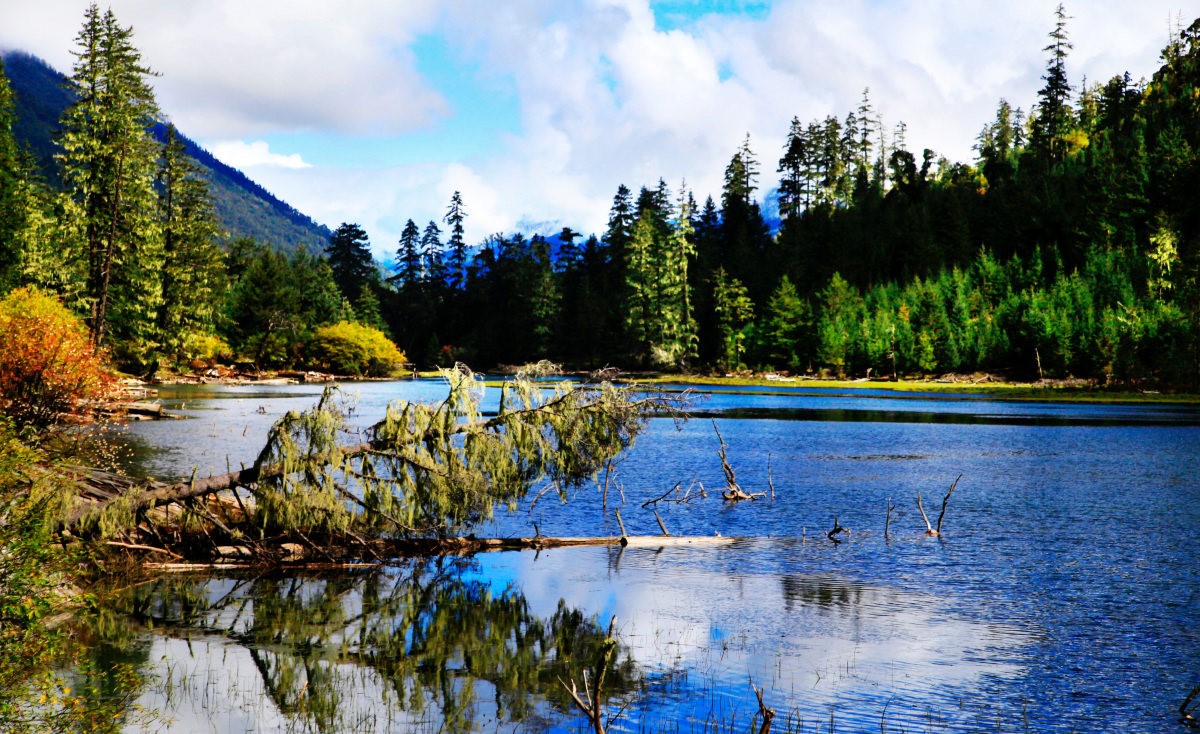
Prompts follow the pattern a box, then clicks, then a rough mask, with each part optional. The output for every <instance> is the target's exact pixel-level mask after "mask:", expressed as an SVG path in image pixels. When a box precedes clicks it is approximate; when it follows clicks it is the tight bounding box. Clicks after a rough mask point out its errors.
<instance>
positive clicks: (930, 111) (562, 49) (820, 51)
mask: <svg viewBox="0 0 1200 734" xmlns="http://www.w3.org/2000/svg"><path fill="white" fill-rule="evenodd" d="M15 2H16V0H0V4H5V3H7V4H10V5H11V4H14V3H15ZM1175 2H1176V0H1144V1H1143V2H1139V3H1128V2H1126V0H1091V1H1090V2H1089V3H1087V5H1086V7H1085V6H1084V5H1083V4H1082V3H1080V4H1078V7H1070V6H1068V8H1067V11H1068V13H1069V14H1071V15H1073V16H1074V17H1073V18H1072V19H1071V20H1070V21H1069V22H1068V26H1067V30H1068V33H1069V34H1070V37H1071V39H1072V41H1073V42H1074V44H1075V48H1074V50H1073V51H1072V53H1071V55H1070V56H1069V57H1068V69H1069V73H1070V75H1071V79H1072V82H1073V83H1075V84H1078V82H1079V81H1080V79H1082V78H1083V77H1084V76H1086V77H1087V78H1088V79H1089V80H1090V81H1104V80H1106V79H1108V78H1109V77H1110V76H1112V75H1114V74H1118V73H1121V72H1123V71H1125V70H1129V71H1131V72H1132V74H1133V76H1134V77H1135V78H1139V77H1143V76H1148V75H1149V74H1150V73H1151V72H1152V71H1153V69H1154V68H1155V67H1156V66H1157V63H1158V51H1159V49H1161V47H1162V46H1163V45H1164V44H1165V43H1166V40H1167V27H1168V22H1169V19H1170V17H1171V15H1172V13H1173V12H1174V10H1175V9H1176V7H1177V5H1175V4H1173V3H1175ZM28 5H29V6H28V7H27V8H26V7H23V8H22V9H21V11H20V12H11V13H7V14H5V15H6V17H5V19H4V22H3V23H0V45H6V46H15V47H21V48H26V49H27V50H30V51H32V52H34V53H37V54H39V55H42V56H44V57H45V58H47V59H48V60H50V61H51V62H53V63H55V64H56V65H57V66H58V67H59V68H63V69H66V68H69V65H70V56H69V53H68V52H69V50H70V48H71V47H72V39H73V38H74V35H75V33H76V32H77V30H78V27H79V23H80V21H81V19H82V15H83V9H84V7H85V5H86V0H43V1H42V2H38V3H33V4H28ZM112 5H113V8H114V11H115V12H116V13H117V16H118V18H119V19H120V20H121V22H122V23H125V24H132V25H133V26H134V28H135V36H134V42H135V43H136V44H137V45H138V46H139V48H141V49H142V50H143V52H144V57H145V59H146V61H147V62H148V63H149V64H150V65H151V66H152V67H154V68H155V69H156V70H158V71H159V72H161V74H162V76H161V77H159V78H158V79H157V80H156V82H155V83H156V87H157V90H158V94H159V101H160V103H161V105H162V107H163V108H164V109H165V110H166V111H167V112H168V113H169V114H170V115H171V117H172V119H173V120H174V121H175V122H176V123H177V124H178V126H179V127H180V129H181V130H183V131H184V132H185V133H186V134H188V135H189V136H191V137H193V138H196V139H199V140H222V139H224V140H233V139H240V140H262V139H265V138H268V137H269V136H271V135H279V134H284V133H295V132H305V131H308V132H312V131H316V132H320V133H324V136H322V135H310V136H305V135H293V136H291V137H289V138H287V139H288V140H289V143H288V146H289V148H293V146H292V143H291V141H296V142H295V147H294V148H293V150H294V152H295V153H296V154H297V155H301V156H303V157H302V158H300V159H299V160H301V161H303V160H305V159H307V160H308V161H312V162H314V163H316V165H314V166H313V167H312V168H307V169H288V168H280V167H277V166H265V165H264V166H262V167H260V168H257V169H256V170H254V171H253V173H254V176H255V178H256V179H259V180H260V183H262V184H263V185H265V186H266V187H267V188H268V189H270V190H271V191H273V192H274V193H275V194H276V195H278V196H280V197H282V198H283V199H285V200H286V201H288V202H289V203H291V204H292V205H294V206H296V207H297V208H299V209H300V210H301V211H304V212H305V213H307V214H310V215H311V216H313V217H314V218H316V219H317V220H318V221H322V222H325V223H326V224H330V225H331V226H336V224H337V223H338V222H341V221H358V222H359V223H360V224H362V225H363V226H364V227H365V228H366V229H367V231H368V233H370V234H371V236H372V239H373V241H374V242H375V243H376V244H377V246H379V244H380V243H383V248H384V249H391V248H392V246H393V245H394V242H395V240H396V238H398V236H399V232H400V229H401V228H402V227H403V224H404V221H405V220H406V219H408V218H410V217H411V218H413V219H414V220H416V221H418V222H425V221H428V220H429V219H438V220H440V218H441V216H442V214H443V213H444V212H445V207H446V204H447V202H448V200H449V194H450V192H451V191H453V190H455V189H458V190H461V191H462V193H463V197H464V200H465V203H466V206H467V209H468V211H469V213H470V218H469V219H468V220H467V227H468V232H467V235H468V237H469V238H470V239H471V240H473V241H478V240H480V239H482V238H483V237H484V236H486V235H487V234H489V233H491V232H495V231H502V230H511V229H512V228H513V227H514V226H515V225H516V224H517V223H518V222H522V221H552V222H558V223H561V224H566V225H570V226H572V227H574V228H576V229H580V230H584V231H592V232H600V231H602V229H603V227H604V223H605V220H606V218H607V213H608V208H609V206H610V204H611V201H612V196H613V193H614V192H615V190H616V187H617V185H618V184H620V183H624V184H626V185H628V186H630V187H632V188H634V189H635V190H636V188H637V187H638V186H641V185H651V186H652V185H654V184H655V183H656V182H657V180H658V178H659V177H663V178H665V179H666V180H667V182H668V183H669V184H670V185H671V187H672V188H673V189H674V188H676V187H677V186H678V183H679V181H680V180H681V179H686V180H687V182H688V184H689V185H690V186H691V187H692V189H693V190H694V191H695V193H696V194H697V196H698V197H699V198H700V199H701V200H703V197H704V196H706V195H709V194H712V195H714V196H719V193H720V185H721V180H722V175H723V172H724V168H725V165H726V164H727V163H728V161H729V157H730V156H731V155H732V153H733V152H734V150H735V149H736V148H737V146H738V145H739V144H740V143H741V141H742V137H743V135H744V134H745V133H747V132H749V133H750V134H751V136H752V144H753V147H754V150H755V152H756V153H757V155H758V158H759V162H760V179H759V185H760V188H761V189H763V190H766V189H769V188H771V187H773V186H774V185H775V179H776V175H775V168H776V162H777V160H778V158H779V155H780V152H781V150H782V146H783V142H784V140H783V138H784V134H785V132H786V129H787V125H788V122H789V121H790V120H791V118H792V117H793V116H798V117H799V118H800V119H801V120H803V121H808V120H811V119H814V118H821V117H824V116H826V115H835V116H837V117H839V118H841V117H844V116H845V114H846V113H847V112H848V111H850V110H852V109H854V108H856V107H857V106H858V103H859V99H860V97H861V94H862V90H863V88H864V87H870V89H871V98H872V100H873V102H874V104H875V106H876V108H877V109H878V110H879V111H880V112H881V113H882V114H883V116H884V118H885V122H886V124H887V125H888V126H889V128H890V127H891V126H894V125H895V124H896V123H898V122H900V121H903V122H905V123H906V124H907V127H908V132H907V143H908V146H909V147H910V148H911V149H913V150H914V151H919V150H920V149H921V148H924V147H930V148H934V149H935V150H937V152H939V153H941V154H944V155H947V156H948V157H950V158H952V159H955V160H969V159H970V158H971V156H972V151H971V145H972V143H973V142H974V138H975V136H976V134H977V133H978V131H979V130H980V128H982V127H983V125H984V124H985V123H986V122H988V120H989V119H990V118H991V117H992V116H993V115H994V111H995V107H996V104H997V103H998V101H999V100H1000V99H1001V98H1006V99H1008V100H1009V101H1010V102H1011V103H1012V104H1014V105H1017V106H1020V107H1023V108H1025V109H1028V108H1029V107H1030V105H1032V104H1033V103H1034V102H1035V101H1036V94H1037V89H1038V88H1039V87H1040V86H1041V84H1042V82H1041V79H1040V77H1041V75H1042V73H1043V71H1044V66H1045V55H1044V53H1043V51H1042V48H1043V46H1045V45H1046V36H1047V33H1048V32H1049V31H1050V30H1051V29H1052V28H1053V25H1054V15H1053V10H1054V3H1051V2H1048V1H1047V0H1017V1H1015V2H1011V3H999V4H997V3H994V2H991V1H990V0H929V1H928V2H921V3H905V2H899V0H885V1H883V2H879V1H878V0H847V1H846V2H842V3H828V2H821V1H820V0H779V2H777V3H775V4H774V5H773V7H772V8H771V10H770V11H769V13H768V15H767V17H765V18H761V19H747V18H744V17H738V16H731V15H709V16H705V17H704V18H702V19H701V20H699V21H698V22H696V23H694V24H693V25H692V26H689V27H684V28H682V29H680V30H672V31H667V32H664V31H663V30H661V29H660V28H658V27H657V26H656V24H655V19H654V15H653V12H652V11H651V9H650V6H649V4H648V1H647V0H514V1H513V2H506V3H496V2H494V1H493V0H453V2H449V3H441V2H437V1H436V0H407V1H406V2H402V3H378V2H373V1H372V0H354V1H348V2H338V3H328V2H324V0H292V1H288V2H285V0H261V1H259V2H254V3H244V2H241V0H193V2H189V3H164V2H158V1H157V0H112ZM1185 20H1186V19H1185ZM425 34H437V35H439V36H440V37H442V38H444V39H445V43H446V45H447V46H448V48H449V49H450V52H451V54H452V55H453V57H454V59H455V61H456V62H457V66H460V67H461V68H463V69H468V70H469V69H476V70H477V73H478V74H479V75H480V76H481V77H483V81H484V82H485V84H484V85H483V86H486V82H487V81H489V80H491V81H497V82H499V83H498V84H497V85H496V87H497V88H502V89H512V90H515V95H516V97H517V105H518V109H519V129H517V130H516V131H515V132H514V133H513V134H511V135H508V134H496V135H495V136H494V140H495V143H494V144H493V145H492V146H491V147H490V148H489V149H486V150H484V151H483V152H477V153H474V154H471V155H469V156H467V155H464V156H462V157H454V156H453V155H451V156H445V155H440V156H435V155H432V154H431V155H430V156H428V157H425V158H422V159H421V160H419V161H418V162H413V163H406V164H403V165H396V164H395V163H394V161H391V160H389V159H388V158H387V156H383V155H381V156H378V160H380V161H382V162H374V163H372V162H370V161H371V159H372V157H371V156H369V155H364V156H360V157H361V159H362V160H363V163H362V164H361V165H360V164H358V163H351V162H349V161H347V162H345V163H343V164H342V165H343V166H344V167H342V168H337V167H330V166H326V165H323V163H322V162H323V161H326V160H328V159H329V155H328V152H327V150H326V151H318V150H317V149H315V148H309V149H306V148H304V147H303V145H305V144H310V145H319V144H320V142H317V143H305V141H306V140H309V139H312V140H316V141H321V140H328V139H329V138H328V137H327V136H328V135H355V136H358V137H360V138H364V139H368V140H375V141H378V142H379V144H380V145H386V144H387V142H388V139H389V138H390V137H392V136H401V135H405V134H406V133H408V132H410V131H413V130H426V131H429V130H431V129H432V130H434V131H436V130H437V127H436V126H437V124H438V122H439V121H440V120H445V119H446V118H447V116H448V115H452V114H454V111H453V110H452V109H451V107H450V105H449V103H448V102H447V101H446V99H444V98H443V94H447V95H449V94H451V93H452V91H453V90H450V89H437V88H434V83H433V82H432V81H430V80H427V79H425V78H423V77H422V75H421V73H420V72H421V67H420V64H419V63H418V59H417V58H416V56H415V54H416V51H414V50H413V48H414V46H413V44H414V42H415V41H417V40H419V39H420V38H422V37H423V36H424V35H425ZM441 83H445V82H444V81H443V82H441ZM475 86H479V85H475ZM467 122H469V123H470V124H475V125H480V126H486V125H489V124H490V121H488V120H470V121H467ZM270 139H271V140H273V141H275V144H276V145H278V144H279V143H278V142H277V139H276V138H270ZM476 149H478V146H477V148H476ZM355 150H361V146H358V147H356V148H355ZM242 152H243V153H244V152H245V151H242ZM217 153H218V155H222V153H221V152H220V151H218V152H217ZM265 153H267V154H269V155H270V156H275V155H277V154H275V153H271V152H270V151H269V149H267V150H266V151H265ZM319 153H324V154H323V155H319ZM268 160H273V159H272V158H270V157H268ZM230 162H231V163H233V162H234V160H232V159H231V160H230ZM235 164H236V163H235ZM238 165H240V164H238ZM352 166H359V167H357V168H355V167H352Z"/></svg>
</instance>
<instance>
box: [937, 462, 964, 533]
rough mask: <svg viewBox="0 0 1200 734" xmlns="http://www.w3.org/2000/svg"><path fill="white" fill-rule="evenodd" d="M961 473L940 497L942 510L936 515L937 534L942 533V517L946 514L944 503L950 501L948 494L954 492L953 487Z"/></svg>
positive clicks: (960, 477) (955, 485)
mask: <svg viewBox="0 0 1200 734" xmlns="http://www.w3.org/2000/svg"><path fill="white" fill-rule="evenodd" d="M962 478H963V475H962V474H959V475H958V476H957V477H955V479H954V483H953V484H951V485H950V489H949V490H947V491H946V496H945V497H943V498H942V512H941V514H939V515H938V524H937V534H938V535H941V534H942V518H944V517H945V516H946V504H947V503H948V502H949V501H950V495H952V494H954V488H955V487H957V486H958V480H959V479H962Z"/></svg>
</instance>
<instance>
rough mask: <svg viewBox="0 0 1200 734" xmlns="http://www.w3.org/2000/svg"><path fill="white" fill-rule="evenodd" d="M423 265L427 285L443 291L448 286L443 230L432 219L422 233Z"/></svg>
mask: <svg viewBox="0 0 1200 734" xmlns="http://www.w3.org/2000/svg"><path fill="white" fill-rule="evenodd" d="M421 265H422V270H423V273H422V275H423V277H424V280H425V283H426V285H428V286H429V288H430V289H431V290H435V291H437V290H441V289H442V288H443V287H445V285H446V264H445V255H444V253H443V252H442V230H441V229H439V228H438V226H437V223H436V222H434V221H433V220H432V219H431V220H429V224H427V225H425V231H424V232H422V233H421Z"/></svg>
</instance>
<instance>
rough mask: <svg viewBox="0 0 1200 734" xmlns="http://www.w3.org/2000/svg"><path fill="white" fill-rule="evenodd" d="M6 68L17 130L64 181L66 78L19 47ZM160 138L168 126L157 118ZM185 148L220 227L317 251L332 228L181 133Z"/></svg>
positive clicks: (42, 167)
mask: <svg viewBox="0 0 1200 734" xmlns="http://www.w3.org/2000/svg"><path fill="white" fill-rule="evenodd" d="M3 59H4V72H5V75H6V76H7V77H8V81H9V85H10V86H11V87H12V90H13V97H14V99H15V107H16V109H15V112H16V122H15V124H14V126H13V136H14V137H15V138H16V139H17V142H18V143H19V144H21V145H23V146H25V148H26V149H27V150H28V151H29V152H30V154H31V155H33V157H34V160H35V161H36V163H37V167H38V170H39V171H40V172H41V174H42V177H43V178H44V179H45V180H46V182H47V183H49V184H50V185H51V186H56V187H57V186H58V185H60V179H59V173H58V166H57V164H56V163H55V162H54V154H55V153H56V152H57V147H56V145H55V143H54V137H55V134H56V133H57V131H58V122H59V120H60V119H61V118H62V114H63V111H64V110H66V108H67V107H68V106H69V105H70V104H71V102H72V101H73V100H72V95H71V92H70V90H69V89H68V87H67V84H66V82H67V78H66V77H65V76H64V75H63V74H62V73H60V72H59V71H57V70H55V69H54V68H52V67H51V66H50V65H49V64H47V63H46V62H44V61H42V60H41V59H39V58H37V57H36V56H31V55H29V54H26V53H23V52H20V51H6V52H4V54H3ZM153 133H154V135H155V136H156V137H157V138H158V139H159V140H160V141H161V140H163V138H164V135H165V133H166V126H165V125H163V124H161V123H160V124H156V125H155V126H154V129H153ZM179 135H180V138H181V139H182V140H183V144H184V148H185V150H186V151H187V153H188V155H190V156H191V157H192V158H193V159H194V160H195V161H196V163H197V164H198V165H199V166H200V169H201V171H202V173H203V175H204V176H205V178H207V179H208V182H209V191H210V193H211V194H212V198H213V204H214V206H215V207H216V212H217V219H218V220H219V222H220V225H221V228H222V229H223V230H224V231H225V232H226V233H227V235H228V236H229V237H230V238H231V239H232V238H237V237H250V238H253V239H255V240H257V241H259V242H262V243H264V244H268V245H270V246H271V247H273V248H275V249H277V250H281V251H283V252H291V251H293V250H297V249H306V250H308V251H310V252H319V251H320V250H321V249H323V248H324V247H325V245H326V244H327V243H328V242H329V237H330V235H331V234H332V232H331V231H330V230H329V228H328V227H325V226H324V225H321V224H317V223H316V222H314V221H313V220H312V219H311V218H309V217H307V216H305V215H304V214H302V213H301V212H298V211H296V209H295V208H293V207H292V206H290V205H289V204H287V202H284V201H281V200H279V199H278V198H276V197H275V196H273V195H272V194H271V193H270V192H269V191H267V190H266V189H264V188H263V187H262V186H259V185H258V184H256V183H254V182H253V181H251V180H250V179H249V178H248V177H247V176H246V175H245V174H243V173H242V172H241V171H239V170H237V169H236V168H233V167H231V166H227V165H225V164H224V163H222V162H221V161H219V160H217V159H216V158H214V157H213V156H212V154H210V153H209V152H208V151H206V150H204V149H203V148H201V147H200V146H199V145H197V144H196V143H195V142H194V141H192V140H191V139H190V138H188V137H187V136H186V135H184V134H183V133H180V134H179Z"/></svg>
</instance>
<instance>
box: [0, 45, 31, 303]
mask: <svg viewBox="0 0 1200 734" xmlns="http://www.w3.org/2000/svg"><path fill="white" fill-rule="evenodd" d="M13 110H14V103H13V94H12V88H11V87H10V86H9V84H8V77H7V76H5V74H4V60H3V59H0V293H7V292H8V291H9V289H11V288H12V287H13V286H14V285H16V282H17V280H18V277H19V275H20V272H19V264H20V260H21V246H20V238H21V234H22V232H23V231H24V230H25V227H26V221H27V217H28V214H27V211H28V208H29V200H28V194H27V191H28V185H27V182H28V179H29V176H30V171H29V170H28V168H27V165H26V161H25V157H24V156H23V155H22V154H21V151H20V150H19V148H18V147H17V141H16V140H15V139H14V138H13V134H12V129H13V122H14V119H15V118H14V111H13Z"/></svg>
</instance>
